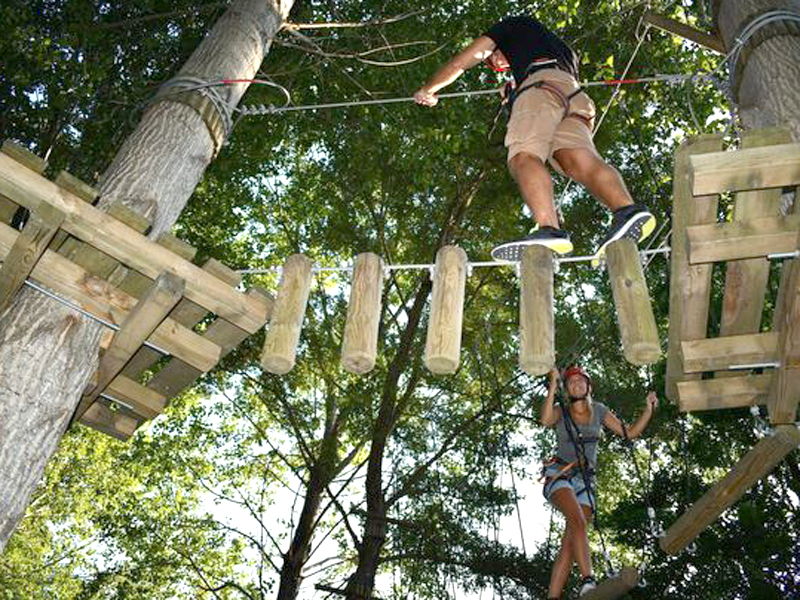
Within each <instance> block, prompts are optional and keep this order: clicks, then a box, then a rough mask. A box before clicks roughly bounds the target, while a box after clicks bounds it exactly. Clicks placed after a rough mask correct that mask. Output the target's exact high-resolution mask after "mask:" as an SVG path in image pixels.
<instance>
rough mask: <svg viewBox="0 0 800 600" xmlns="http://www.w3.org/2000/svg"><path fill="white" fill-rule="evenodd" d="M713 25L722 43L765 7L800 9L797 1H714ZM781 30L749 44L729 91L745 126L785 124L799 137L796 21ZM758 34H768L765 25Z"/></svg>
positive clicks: (799, 74) (799, 41)
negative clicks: (749, 49)
mask: <svg viewBox="0 0 800 600" xmlns="http://www.w3.org/2000/svg"><path fill="white" fill-rule="evenodd" d="M715 9H716V20H717V27H718V29H719V32H720V34H721V35H722V39H723V40H724V41H725V45H726V47H727V48H733V44H734V43H735V39H736V37H737V36H738V35H739V33H740V32H741V31H742V28H743V27H744V26H745V25H747V23H749V22H750V21H752V20H753V18H754V17H756V16H759V15H761V14H764V13H765V12H767V11H769V10H776V9H779V10H789V11H792V12H794V13H796V14H800V0H788V1H787V0H717V1H716V3H715ZM782 27H783V31H782V32H780V33H779V34H778V35H774V37H769V38H768V39H766V40H765V41H763V42H762V43H760V44H757V45H756V44H752V43H751V47H752V48H753V49H752V52H750V53H749V55H748V56H747V57H746V64H745V67H744V70H743V71H742V72H741V74H740V76H739V83H738V85H737V87H736V89H735V90H734V93H735V101H736V104H737V105H738V107H739V111H740V114H741V117H742V122H743V124H744V126H745V127H747V128H748V129H757V128H762V127H770V126H779V125H784V126H788V127H789V128H791V130H792V135H793V136H794V139H795V140H796V141H800V35H798V32H800V25H797V24H795V25H790V26H788V27H787V26H786V25H783V26H782ZM763 33H764V34H766V35H772V33H771V32H770V29H768V28H764V30H763Z"/></svg>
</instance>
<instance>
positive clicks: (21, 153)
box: [0, 140, 47, 225]
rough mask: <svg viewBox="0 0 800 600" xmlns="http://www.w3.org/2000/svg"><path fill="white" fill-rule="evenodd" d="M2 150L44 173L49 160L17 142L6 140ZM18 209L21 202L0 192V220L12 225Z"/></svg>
mask: <svg viewBox="0 0 800 600" xmlns="http://www.w3.org/2000/svg"><path fill="white" fill-rule="evenodd" d="M0 152H2V153H3V154H6V155H8V156H10V157H11V158H13V159H14V160H16V161H17V162H19V163H22V164H23V165H25V166H26V167H27V168H29V169H31V170H32V171H36V172H37V173H44V170H45V169H46V168H47V162H46V161H45V160H44V159H41V158H39V157H38V156H36V155H35V154H34V153H33V152H31V151H30V150H28V149H27V148H25V147H24V146H20V145H19V144H17V143H15V142H11V141H8V140H6V141H5V142H3V146H2V148H0ZM17 210H19V204H17V203H16V202H12V201H11V200H10V199H8V198H6V197H5V196H3V195H2V194H0V221H2V222H3V223H6V224H8V225H11V221H12V220H13V219H14V215H15V214H16V212H17Z"/></svg>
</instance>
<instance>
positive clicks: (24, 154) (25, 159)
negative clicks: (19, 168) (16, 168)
mask: <svg viewBox="0 0 800 600" xmlns="http://www.w3.org/2000/svg"><path fill="white" fill-rule="evenodd" d="M0 152H2V153H3V154H5V155H6V156H8V157H9V158H11V159H13V160H15V161H17V162H18V163H20V164H21V165H24V166H25V167H26V168H28V169H30V170H31V171H33V172H34V173H38V174H40V175H41V174H42V173H44V171H45V169H46V168H47V161H46V160H45V159H43V158H40V157H38V156H36V155H35V154H34V153H33V152H31V151H30V150H28V149H27V148H26V147H25V146H22V145H20V144H17V143H16V142H12V141H9V140H6V141H5V142H3V146H2V148H0Z"/></svg>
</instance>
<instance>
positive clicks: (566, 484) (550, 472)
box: [542, 465, 595, 508]
mask: <svg viewBox="0 0 800 600" xmlns="http://www.w3.org/2000/svg"><path fill="white" fill-rule="evenodd" d="M561 469H562V467H561V466H560V465H552V466H550V467H547V469H546V470H545V475H546V476H547V477H548V478H550V477H554V476H556V475H558V474H559V473H560V472H561ZM589 482H590V484H591V486H592V490H594V483H595V482H594V477H591V476H590V477H589ZM561 488H570V489H571V490H572V491H573V492H575V497H576V498H577V499H578V503H580V504H583V505H584V506H588V507H590V508H592V506H593V503H594V499H595V496H594V495H593V496H592V498H591V499H590V498H589V493H590V492H589V490H587V489H586V484H585V483H584V481H583V475H582V474H581V470H580V469H573V470H572V475H571V476H565V477H561V478H559V479H554V480H553V481H550V482H548V483H545V485H544V489H543V490H542V494H544V497H545V498H546V499H547V501H548V502H550V504H552V503H553V501H552V500H551V497H552V495H553V492H555V491H556V490H560V489H561Z"/></svg>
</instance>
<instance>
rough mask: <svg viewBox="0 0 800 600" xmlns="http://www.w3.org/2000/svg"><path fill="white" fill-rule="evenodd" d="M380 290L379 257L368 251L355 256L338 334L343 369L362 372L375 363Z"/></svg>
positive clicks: (367, 370)
mask: <svg viewBox="0 0 800 600" xmlns="http://www.w3.org/2000/svg"><path fill="white" fill-rule="evenodd" d="M382 291H383V259H381V257H380V256H378V255H377V254H374V253H372V252H363V253H361V254H359V255H358V256H357V257H356V261H355V265H354V266H353V280H352V285H351V287H350V301H349V302H348V304H347V320H346V322H345V325H344V334H343V335H342V355H341V364H342V368H343V369H344V370H345V371H348V372H350V373H356V374H359V375H363V374H364V373H369V372H370V371H371V370H372V369H373V367H374V366H375V362H376V360H377V356H378V328H379V326H380V316H381V292H382Z"/></svg>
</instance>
